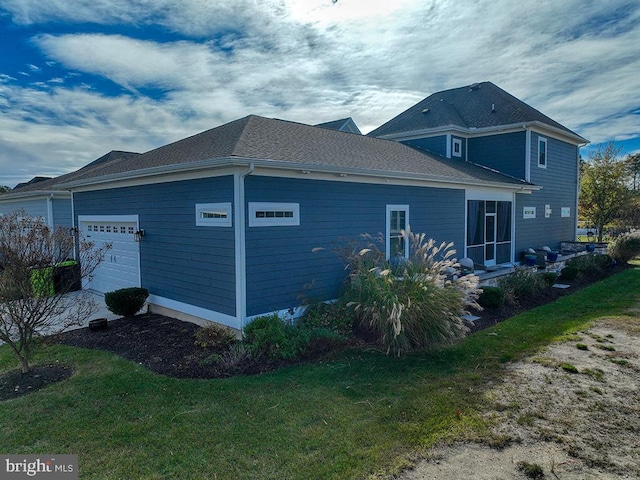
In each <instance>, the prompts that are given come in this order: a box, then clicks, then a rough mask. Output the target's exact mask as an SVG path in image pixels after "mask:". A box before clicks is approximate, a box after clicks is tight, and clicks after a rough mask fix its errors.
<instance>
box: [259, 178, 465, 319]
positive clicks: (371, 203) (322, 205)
mask: <svg viewBox="0 0 640 480" xmlns="http://www.w3.org/2000/svg"><path fill="white" fill-rule="evenodd" d="M246 199H247V202H291V203H299V204H300V226H294V227H247V232H246V257H247V314H248V315H257V314H261V313H265V312H271V311H277V310H283V309H287V308H290V307H295V306H297V305H300V303H301V301H302V300H301V299H302V298H306V299H308V300H327V299H331V298H336V297H337V296H338V294H339V291H340V288H341V286H342V285H343V281H344V279H345V277H346V272H345V270H344V268H343V264H342V263H341V261H340V259H339V258H338V257H337V255H336V254H335V253H334V252H333V250H334V249H335V248H336V247H337V246H338V244H339V242H340V240H341V239H343V240H344V241H345V242H346V241H347V240H350V239H356V240H357V239H359V238H360V235H361V234H363V233H369V234H372V235H376V234H378V233H383V234H384V232H385V229H386V224H385V223H386V205H387V204H401V205H409V208H410V210H409V221H410V225H411V229H412V230H413V231H415V232H426V233H427V235H428V236H429V237H433V238H434V239H436V240H438V241H453V242H455V244H456V246H457V248H458V249H459V250H460V251H462V249H463V247H464V228H465V226H464V191H462V190H453V189H435V188H418V187H400V186H388V185H366V184H355V183H347V182H344V183H343V182H329V181H317V180H306V179H283V178H272V177H260V176H250V177H248V178H247V179H246ZM343 244H344V243H343ZM316 247H323V248H325V249H326V250H325V251H323V252H320V253H312V249H314V248H316ZM380 248H381V249H384V245H381V246H380ZM305 285H312V287H311V288H305Z"/></svg>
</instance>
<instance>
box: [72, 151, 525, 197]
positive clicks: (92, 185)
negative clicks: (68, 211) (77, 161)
mask: <svg viewBox="0 0 640 480" xmlns="http://www.w3.org/2000/svg"><path fill="white" fill-rule="evenodd" d="M251 165H254V166H255V168H256V170H257V171H256V174H260V175H262V174H265V175H268V176H279V177H284V176H287V175H286V172H290V173H292V174H293V176H299V175H308V178H312V176H313V177H315V178H316V179H320V178H322V179H323V180H328V179H330V180H333V181H346V182H356V183H380V182H383V183H392V182H398V181H399V182H409V184H413V185H418V186H435V187H440V188H465V187H467V186H470V185H485V186H491V187H495V188H506V189H509V190H518V191H520V190H523V189H533V190H536V189H537V188H536V187H535V186H530V185H517V184H504V183H500V182H486V181H481V180H458V179H453V178H447V177H442V176H437V175H424V174H416V173H411V172H393V171H381V170H370V169H360V168H340V167H334V166H328V165H318V164H305V163H294V162H284V161H275V160H267V159H254V158H241V157H233V158H224V159H214V160H205V161H200V162H194V163H191V164H178V165H170V166H166V167H160V168H153V169H145V170H140V171H134V172H127V173H126V174H125V173H120V174H116V175H109V176H105V177H98V178H96V179H93V180H90V181H84V182H81V181H77V182H69V183H68V184H66V185H65V187H67V188H69V189H70V190H73V191H74V192H84V191H92V190H102V189H108V188H122V187H128V186H136V185H147V184H152V183H166V182H174V181H180V180H189V179H196V178H203V177H207V176H210V177H216V176H224V175H233V174H234V173H237V172H238V168H243V169H246V168H248V167H250V166H251ZM258 172H259V173H258ZM263 172H264V173H263ZM268 172H272V173H271V174H269V173H268Z"/></svg>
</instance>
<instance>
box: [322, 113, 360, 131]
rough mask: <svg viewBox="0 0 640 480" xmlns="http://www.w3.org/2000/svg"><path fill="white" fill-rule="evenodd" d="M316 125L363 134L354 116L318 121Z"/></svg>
mask: <svg viewBox="0 0 640 480" xmlns="http://www.w3.org/2000/svg"><path fill="white" fill-rule="evenodd" d="M315 126H316V127H321V128H329V129H331V130H339V131H341V132H351V133H357V134H358V135H362V132H361V131H360V129H359V128H358V125H356V122H354V121H353V118H351V117H347V118H341V119H340V120H333V121H332V122H324V123H317V124H316V125H315Z"/></svg>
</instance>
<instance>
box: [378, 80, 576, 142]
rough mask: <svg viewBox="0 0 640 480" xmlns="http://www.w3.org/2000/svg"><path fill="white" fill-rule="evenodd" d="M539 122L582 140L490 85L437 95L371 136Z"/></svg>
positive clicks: (403, 113)
mask: <svg viewBox="0 0 640 480" xmlns="http://www.w3.org/2000/svg"><path fill="white" fill-rule="evenodd" d="M492 107H493V108H492ZM536 121H537V122H541V123H544V124H546V125H549V126H551V127H554V128H557V129H560V130H563V131H564V132H566V133H568V134H570V135H573V136H576V137H579V135H577V134H576V133H575V132H573V131H571V130H569V129H568V128H567V127H565V126H563V125H561V124H560V123H558V122H556V121H555V120H553V119H551V118H549V117H547V116H546V115H544V114H543V113H541V112H539V111H538V110H536V109H535V108H533V107H531V106H529V105H527V104H526V103H524V102H523V101H522V100H519V99H517V98H516V97H514V96H513V95H511V94H510V93H508V92H506V91H504V90H503V89H501V88H500V87H498V86H496V85H494V84H493V83H491V82H482V83H476V84H473V85H468V86H465V87H460V88H454V89H451V90H444V91H442V92H437V93H434V94H433V95H430V96H428V97H427V98H425V99H424V100H422V101H420V102H418V103H417V104H415V105H414V106H413V107H411V108H409V109H408V110H405V111H404V112H402V113H401V114H400V115H398V116H396V117H395V118H393V119H391V120H389V121H388V122H387V123H385V124H383V125H381V126H380V127H378V128H376V129H375V130H373V131H372V132H370V133H369V134H368V135H370V136H373V137H381V136H384V135H391V134H397V133H403V132H416V131H422V130H429V129H433V128H438V127H446V126H457V127H461V128H464V129H473V128H490V127H499V126H504V125H514V124H519V123H527V122H536ZM579 138H581V137H579Z"/></svg>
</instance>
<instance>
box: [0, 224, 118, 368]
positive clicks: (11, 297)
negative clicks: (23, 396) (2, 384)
mask: <svg viewBox="0 0 640 480" xmlns="http://www.w3.org/2000/svg"><path fill="white" fill-rule="evenodd" d="M74 246H76V252H77V253H76V255H75V260H77V262H78V267H76V268H73V267H72V268H69V269H68V270H66V273H67V275H69V276H70V278H67V279H65V280H66V281H62V282H60V281H59V280H60V277H59V276H58V274H59V273H60V269H59V267H58V268H56V267H55V265H57V264H58V263H60V262H62V261H65V260H68V259H70V258H74ZM108 248H110V246H107V247H105V248H100V249H98V248H95V246H94V244H93V243H92V242H87V241H85V240H84V239H82V238H79V239H76V238H75V236H74V235H71V234H70V233H69V230H68V229H58V230H55V231H53V230H51V229H50V228H49V227H48V226H47V225H46V224H45V223H44V220H42V219H35V218H32V217H29V216H28V214H27V213H26V212H24V211H16V212H14V213H11V214H7V215H3V216H0V341H2V342H4V343H6V344H7V345H8V346H9V348H11V350H12V351H13V353H14V354H15V356H16V358H17V359H18V361H19V362H20V368H21V370H22V372H23V373H27V372H28V371H29V369H30V365H29V361H30V358H31V352H32V349H33V346H34V340H35V338H36V337H37V336H38V335H39V334H55V333H59V332H60V331H62V330H64V329H65V328H67V327H69V326H71V325H80V324H82V323H83V322H84V321H85V320H86V319H87V317H88V316H89V315H91V313H93V312H94V311H95V308H96V306H97V305H96V303H95V302H94V301H93V300H92V299H91V296H90V295H89V294H88V293H87V292H77V294H74V295H66V294H67V293H69V291H70V290H71V289H73V287H74V284H77V282H79V281H80V282H81V281H82V280H83V279H87V278H90V277H91V275H92V273H93V272H94V270H95V269H96V267H97V266H98V264H99V263H100V262H101V261H102V259H103V257H104V253H105V250H106V249H108ZM56 280H58V282H56ZM56 284H57V285H56Z"/></svg>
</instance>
